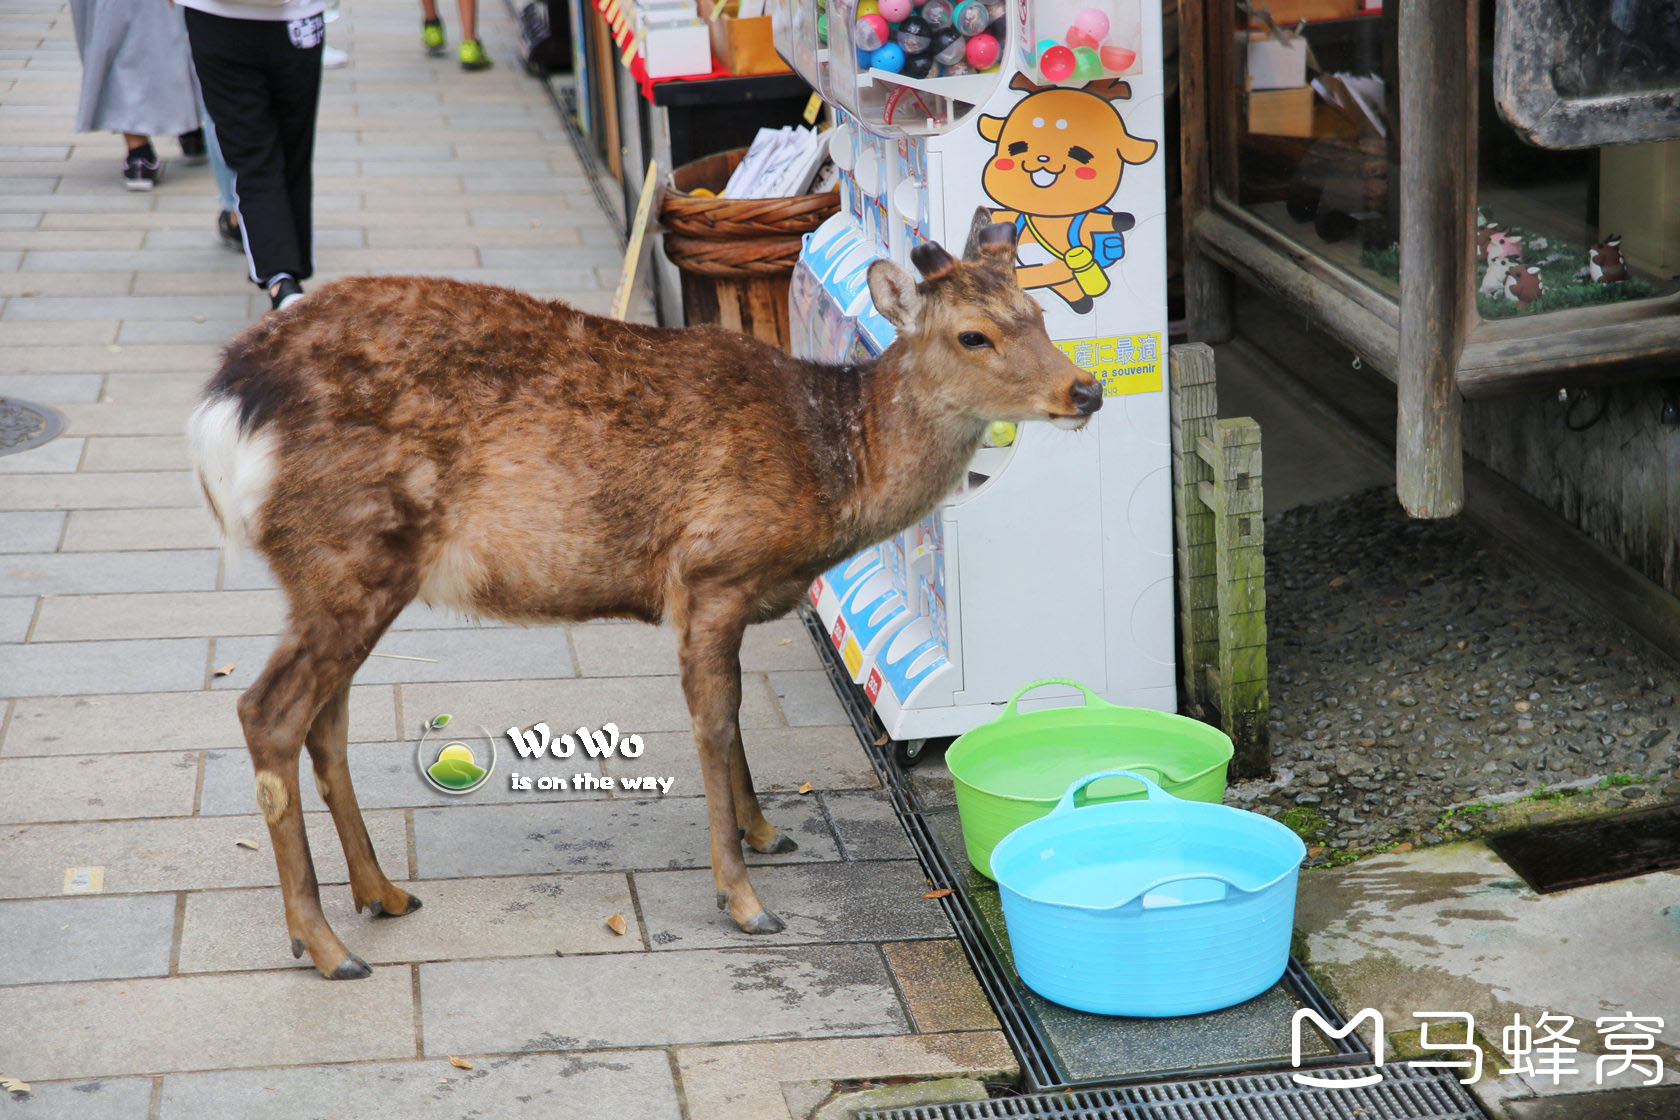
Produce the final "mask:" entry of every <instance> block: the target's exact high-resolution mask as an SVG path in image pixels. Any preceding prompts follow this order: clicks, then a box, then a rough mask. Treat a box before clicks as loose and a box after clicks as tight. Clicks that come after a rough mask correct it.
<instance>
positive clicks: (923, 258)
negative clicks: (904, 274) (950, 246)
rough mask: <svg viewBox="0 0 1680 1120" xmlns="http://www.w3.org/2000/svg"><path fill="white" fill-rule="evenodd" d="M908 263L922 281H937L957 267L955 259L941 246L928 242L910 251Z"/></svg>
mask: <svg viewBox="0 0 1680 1120" xmlns="http://www.w3.org/2000/svg"><path fill="white" fill-rule="evenodd" d="M910 263H911V264H913V265H915V266H916V270H917V271H918V272H920V273H921V274H922V279H923V280H937V279H939V278H940V277H941V276H944V275H946V274H947V273H949V272H950V271H951V270H952V269H953V268H956V267H957V258H955V257H953V256H952V255H951V254H949V253H947V252H946V251H945V249H944V247H943V246H941V245H938V244H935V243H934V242H932V241H929V242H927V243H926V244H923V245H918V246H916V247H915V248H914V249H912V250H910Z"/></svg>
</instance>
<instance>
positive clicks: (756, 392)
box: [188, 209, 1103, 980]
mask: <svg viewBox="0 0 1680 1120" xmlns="http://www.w3.org/2000/svg"><path fill="white" fill-rule="evenodd" d="M1015 241H1016V233H1015V229H1014V227H1013V226H1012V225H1008V224H994V223H992V222H991V219H990V218H989V216H988V215H987V212H986V211H985V210H983V209H982V210H980V211H978V212H976V214H975V216H974V223H973V226H972V229H971V230H970V233H969V238H968V244H967V246H966V248H965V250H964V253H963V256H962V258H961V259H960V260H959V259H958V258H956V257H953V256H952V255H951V254H950V253H948V252H947V251H946V250H945V249H944V248H942V247H941V246H939V245H938V244H935V243H932V242H928V243H924V244H922V245H919V246H917V247H916V248H915V249H914V250H912V252H911V254H910V256H911V261H912V263H913V264H914V265H915V267H916V268H917V270H918V271H919V272H920V273H921V280H920V281H919V282H918V281H917V280H916V278H915V277H914V276H912V275H911V274H910V273H909V272H908V271H907V270H905V269H903V268H901V267H900V266H898V265H897V264H895V263H893V262H891V261H888V260H877V261H875V262H873V263H872V264H871V265H870V266H869V269H868V286H869V291H870V294H871V296H872V298H873V299H874V301H875V305H876V307H877V308H878V309H879V310H880V311H881V313H882V314H883V315H884V316H885V317H886V318H887V319H888V321H889V322H891V323H892V324H893V325H894V326H895V327H896V328H897V336H896V338H895V340H894V341H893V343H892V344H891V345H890V346H889V347H888V348H887V349H886V350H885V351H884V352H883V353H882V354H881V355H880V357H879V358H878V359H876V360H874V361H872V362H864V363H858V364H853V365H826V364H821V363H817V362H812V361H805V360H801V359H798V358H795V357H793V356H791V355H789V354H787V353H785V352H783V351H781V350H779V349H777V348H776V347H774V346H772V345H770V344H768V343H765V342H762V341H759V340H757V339H755V338H752V337H750V336H748V335H744V334H741V333H738V332H734V331H730V330H725V329H723V328H720V327H715V326H696V327H685V328H670V329H661V328H656V327H651V326H644V325H639V324H635V323H629V322H621V321H618V320H613V319H606V318H602V317H599V316H595V315H591V314H587V313H585V312H583V311H580V310H577V309H576V308H573V307H571V306H568V305H567V304H565V303H561V302H549V301H543V300H539V299H537V298H534V297H532V296H529V295H526V294H524V293H521V292H517V291H513V290H510V289H506V288H497V287H491V286H487V285H474V284H465V283H461V282H458V281H454V280H448V279H442V278H420V277H352V278H347V279H343V280H339V281H336V282H334V283H331V284H327V285H323V286H322V287H320V288H318V289H316V290H315V291H313V292H311V293H310V294H309V295H308V296H306V297H305V298H304V299H302V300H300V301H298V302H296V303H295V304H294V305H292V306H290V307H288V308H285V309H283V310H280V311H277V312H273V313H270V314H269V315H268V316H266V317H265V318H263V319H262V320H260V321H259V322H257V323H255V324H253V325H252V326H250V327H248V328H246V329H245V330H244V331H243V332H242V333H240V334H239V335H237V336H236V337H235V338H234V339H233V340H232V341H231V342H230V343H229V345H228V347H227V349H226V351H225V353H224V355H223V359H222V363H221V365H220V368H219V369H218V371H217V372H216V373H215V375H214V376H213V377H212V378H211V380H210V382H209V384H208V386H207V387H206V389H205V391H204V394H203V396H202V398H201V399H200V401H199V403H198V404H197V406H196V408H195V410H194V412H193V413H192V416H191V418H190V420H189V422H188V441H189V449H190V452H191V456H192V459H193V462H194V466H195V470H196V472H197V477H198V479H199V482H200V484H201V486H202V488H203V491H204V495H205V498H206V500H207V501H208V504H209V507H210V511H211V513H212V514H213V515H214V516H215V518H216V520H217V522H218V523H219V524H220V527H221V530H222V534H223V537H224V539H225V540H226V541H227V542H228V544H229V547H230V548H237V547H239V546H241V545H249V546H251V547H253V548H254V549H255V550H256V551H257V552H258V553H260V554H261V555H262V556H263V557H264V558H265V559H266V560H267V562H268V564H269V567H270V569H271V571H272V572H273V575H274V578H275V579H276V581H277V582H278V583H279V585H280V587H281V588H282V589H283V591H284V593H285V596H286V598H287V600H288V605H289V616H288V620H287V622H286V629H285V631H284V633H283V634H282V635H281V637H280V639H279V642H278V644H277V646H276V648H275V650H274V653H273V655H272V656H271V657H270V658H269V660H268V662H267V664H266V665H265V666H264V667H263V669H262V670H261V672H260V674H259V675H258V676H257V678H256V680H255V681H254V682H253V683H252V684H251V686H250V687H249V688H248V689H247V690H246V691H245V692H244V693H243V694H242V695H241V696H240V698H239V701H238V714H239V721H240V725H241V728H242V730H243V732H244V736H245V742H246V746H247V747H248V748H249V751H250V755H251V762H252V766H253V769H254V771H255V784H256V801H257V807H258V808H259V809H260V810H261V812H262V815H263V818H264V820H265V821H266V823H267V825H268V831H269V837H270V839H271V841H272V846H273V849H274V858H275V862H276V865H277V869H278V873H279V880H280V888H281V894H282V897H283V900H284V905H285V918H286V928H287V932H288V933H289V935H290V937H291V949H292V955H293V956H294V957H297V958H301V957H302V955H303V954H304V953H305V952H307V953H308V954H309V956H310V959H311V962H312V963H313V964H314V966H315V968H316V969H317V970H318V971H319V972H320V973H321V974H322V975H323V976H325V977H327V978H329V979H334V980H347V979H357V978H360V977H364V976H367V975H369V973H370V971H371V970H370V969H369V967H368V965H367V964H366V963H365V962H364V961H363V960H361V959H360V958H359V957H357V956H355V955H354V954H352V953H351V952H350V951H349V950H348V949H347V948H346V947H345V945H344V943H343V942H342V941H340V940H339V938H338V936H337V934H335V933H334V931H333V930H332V928H331V927H330V926H329V924H328V922H327V920H326V918H325V916H324V915H323V913H322V910H321V902H320V888H319V885H318V883H317V880H316V877H315V870H314V864H313V862H312V860H311V856H310V851H309V845H308V841H307V839H306V838H305V835H304V822H303V813H302V809H301V806H300V803H299V796H298V789H299V786H298V781H299V778H298V772H299V766H298V760H299V756H300V755H301V754H302V753H303V751H304V750H305V749H307V751H308V753H309V758H310V762H311V764H312V767H313V770H314V776H315V781H316V783H317V787H318V789H319V792H320V794H321V799H322V800H323V801H324V802H326V805H327V807H328V809H329V810H330V811H331V815H332V819H333V824H334V825H335V827H336V829H337V832H338V837H339V841H340V843H341V844H342V846H343V849H344V855H345V860H346V863H347V865H348V868H349V877H350V890H351V895H352V900H353V901H354V903H355V906H356V910H357V912H358V913H359V912H361V911H363V910H368V911H370V912H371V914H372V915H373V916H374V917H396V916H400V915H404V914H408V913H410V912H412V911H414V910H415V909H417V908H419V906H420V899H419V898H418V897H417V896H416V895H415V894H414V893H413V892H411V891H409V890H406V889H403V888H401V887H398V886H396V885H394V884H393V883H392V882H391V881H390V880H389V879H388V878H387V877H386V876H385V874H384V872H383V871H381V870H380V867H379V863H378V860H377V858H376V856H375V853H374V851H373V847H372V844H371V843H370V841H369V839H368V833H367V828H366V826H365V824H364V823H363V820H362V815H361V810H360V808H359V807H358V805H357V802H356V795H355V792H354V790H353V789H352V787H351V783H350V771H349V767H348V764H347V747H346V743H347V738H348V703H349V688H350V682H351V678H352V677H353V676H354V675H355V673H356V671H357V669H358V667H359V666H360V665H361V664H362V662H363V660H364V659H366V658H367V656H368V654H369V652H370V651H371V650H372V649H373V647H374V643H375V642H377V641H378V640H379V638H380V636H381V635H382V634H383V633H384V631H385V629H386V628H387V627H388V626H389V625H390V624H391V622H392V620H393V619H395V618H396V616H397V614H398V612H400V611H401V610H402V609H403V608H404V607H406V606H407V605H408V604H409V603H410V602H412V601H414V600H415V599H419V600H422V601H424V602H427V603H430V604H433V605H436V606H444V607H450V608H454V609H458V610H461V611H464V612H467V613H469V614H473V615H476V616H480V617H489V618H495V619H501V620H510V621H516V622H542V621H549V622H557V621H581V620H586V619H592V618H607V617H618V618H630V619H636V620H640V621H644V622H649V623H660V622H668V623H669V624H670V625H671V626H672V628H673V629H674V630H675V632H676V634H677V638H678V662H679V666H678V668H679V671H680V682H681V687H682V692H683V697H684V700H685V702H686V704H687V707H688V711H689V716H690V721H691V724H692V729H693V735H694V740H695V745H696V748H697V750H698V752H699V757H700V768H701V773H702V779H703V786H704V794H705V810H706V820H707V826H708V830H709V834H710V840H711V853H710V856H711V868H712V875H713V880H714V883H715V886H716V890H717V893H716V902H717V905H718V907H719V908H720V909H724V910H727V911H728V913H729V916H730V917H731V918H732V919H733V920H734V922H735V924H736V925H737V926H738V927H739V928H740V929H742V930H744V931H746V932H747V933H753V934H773V933H776V932H778V931H780V930H781V929H783V928H784V923H783V921H782V920H781V919H780V918H779V917H777V916H776V915H775V913H774V912H772V911H771V910H769V909H767V908H766V907H765V906H764V904H763V903H762V902H761V901H760V900H759V897H758V895H757V894H756V893H755V891H754V889H753V886H752V883H751V882H750V881H749V879H748V875H747V868H746V863H745V860H744V856H743V851H742V847H741V845H742V843H743V841H744V842H745V843H746V844H747V845H749V846H750V847H751V848H752V849H753V850H754V851H756V852H761V853H780V852H789V851H793V850H795V848H796V847H797V845H796V844H795V842H794V841H793V839H792V838H791V837H789V836H787V835H786V834H785V833H782V832H780V831H779V830H778V829H777V828H776V827H775V826H774V825H772V824H771V823H770V822H769V821H768V820H766V819H765V816H764V814H763V812H762V810H761V808H760V806H759V802H758V797H757V795H756V793H755V792H754V789H753V782H752V775H751V772H750V770H749V769H748V766H747V758H746V754H745V751H744V748H743V745H742V741H741V730H740V726H739V721H738V716H739V709H740V704H741V667H740V646H741V640H742V636H743V634H744V632H745V629H746V627H747V626H748V625H749V624H751V623H754V622H759V621H766V620H769V619H772V618H776V617H779V616H781V615H783V614H786V613H787V612H788V611H789V610H791V609H792V608H793V607H794V606H795V605H796V604H797V603H798V602H799V600H800V599H801V597H802V596H803V595H804V594H805V591H806V589H807V588H808V587H809V585H810V584H811V582H812V580H813V579H814V578H815V577H816V576H818V575H819V574H821V573H822V572H823V571H825V570H827V569H828V568H830V567H832V566H833V565H834V564H836V563H838V562H839V561H841V560H843V559H845V558H846V557H848V556H851V555H854V554H855V553H857V552H858V551H860V550H861V549H863V548H865V547H867V546H869V545H871V544H873V543H875V542H878V541H881V540H884V539H886V538H887V537H889V536H890V535H892V534H893V533H895V532H898V531H900V530H902V529H904V528H907V527H908V526H910V525H912V524H914V523H915V522H916V521H917V520H919V519H920V518H922V517H923V516H925V515H926V514H927V513H929V512H930V511H931V510H933V509H934V508H935V507H936V506H937V505H938V503H939V502H940V501H941V500H942V499H943V498H944V497H945V496H946V495H947V494H948V493H949V492H950V491H951V490H952V488H953V487H954V486H955V485H956V484H957V482H958V481H959V480H960V478H961V477H962V475H963V472H964V471H965V469H966V467H967V464H968V462H969V460H970V458H971V457H972V456H973V454H974V452H975V451H976V450H977V449H978V448H979V447H980V445H981V441H982V437H983V434H984V432H985V429H986V426H987V424H988V423H990V422H992V421H999V420H1007V421H1016V422H1023V421H1027V420H1049V421H1050V422H1052V423H1053V424H1055V425H1057V426H1059V427H1062V428H1067V429H1078V428H1081V427H1083V426H1084V425H1085V424H1086V423H1087V422H1088V421H1089V420H1090V417H1091V416H1092V414H1094V413H1095V412H1096V411H1097V410H1098V409H1099V408H1101V406H1102V399H1103V392H1102V385H1101V383H1100V382H1099V381H1097V380H1096V379H1095V378H1094V377H1092V375H1091V374H1089V373H1088V372H1086V371H1084V370H1082V369H1081V368H1079V367H1078V366H1076V365H1075V364H1074V363H1073V362H1071V361H1070V360H1069V359H1068V358H1067V357H1066V355H1064V354H1063V353H1062V351H1061V350H1059V349H1058V348H1057V347H1056V346H1055V345H1054V344H1053V343H1052V342H1051V341H1050V338H1049V335H1048V334H1047V333H1046V330H1045V326H1044V317H1043V312H1042V310H1041V309H1040V307H1039V305H1038V304H1037V303H1036V302H1035V301H1034V300H1033V298H1032V297H1031V296H1029V295H1028V294H1027V293H1026V292H1024V291H1023V290H1022V289H1021V288H1020V286H1019V285H1018V284H1017V283H1016V280H1015V269H1014V260H1015V251H1016V244H1015ZM1071 484H1072V483H1071V482H1070V485H1071Z"/></svg>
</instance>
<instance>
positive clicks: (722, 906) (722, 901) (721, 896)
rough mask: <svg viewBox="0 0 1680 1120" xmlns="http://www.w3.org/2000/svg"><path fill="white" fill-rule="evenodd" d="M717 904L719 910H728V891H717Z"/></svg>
mask: <svg viewBox="0 0 1680 1120" xmlns="http://www.w3.org/2000/svg"><path fill="white" fill-rule="evenodd" d="M717 904H718V909H719V910H727V909H728V908H729V892H728V891H719V892H717Z"/></svg>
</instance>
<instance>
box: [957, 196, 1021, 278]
mask: <svg viewBox="0 0 1680 1120" xmlns="http://www.w3.org/2000/svg"><path fill="white" fill-rule="evenodd" d="M1016 236H1017V235H1016V231H1015V224H1014V223H1013V222H994V221H992V216H991V214H990V213H988V212H987V211H986V209H985V208H984V207H982V208H980V209H979V210H976V211H975V212H974V225H973V227H972V228H971V229H970V230H969V231H968V246H967V247H966V248H965V249H963V260H965V261H969V262H972V263H978V264H995V265H1004V266H1006V267H1007V266H1010V265H1013V264H1014V262H1015V239H1016Z"/></svg>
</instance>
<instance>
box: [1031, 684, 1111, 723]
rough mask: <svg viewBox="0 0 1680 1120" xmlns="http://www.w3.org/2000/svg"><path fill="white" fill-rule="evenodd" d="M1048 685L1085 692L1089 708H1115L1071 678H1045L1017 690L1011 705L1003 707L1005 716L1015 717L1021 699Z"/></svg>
mask: <svg viewBox="0 0 1680 1120" xmlns="http://www.w3.org/2000/svg"><path fill="white" fill-rule="evenodd" d="M1047 684H1065V685H1067V686H1068V687H1069V688H1077V689H1078V690H1079V691H1080V692H1083V693H1084V694H1085V706H1086V707H1087V708H1112V707H1114V705H1113V704H1110V703H1109V702H1108V701H1107V700H1104V699H1103V698H1102V697H1101V696H1098V695H1097V694H1096V693H1095V692H1092V691H1091V690H1090V689H1089V688H1087V687H1085V686H1084V685H1082V684H1080V683H1079V682H1078V681H1076V680H1073V679H1071V678H1069V677H1045V678H1044V679H1043V680H1036V681H1033V682H1032V683H1031V684H1024V685H1022V686H1021V687H1020V688H1017V689H1016V690H1015V695H1013V696H1011V697H1010V698H1009V703H1007V704H1005V705H1004V706H1003V714H1004V715H1006V716H1012V715H1014V714H1015V707H1016V704H1017V702H1018V701H1019V700H1020V699H1021V697H1023V696H1025V695H1026V694H1027V693H1029V692H1031V691H1032V690H1033V689H1035V688H1043V687H1044V686H1045V685H1047Z"/></svg>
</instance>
